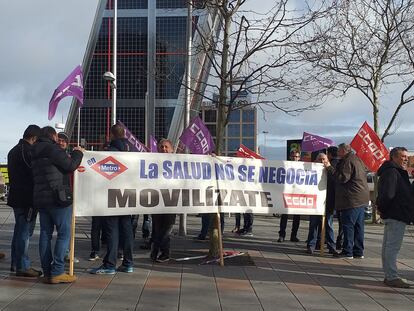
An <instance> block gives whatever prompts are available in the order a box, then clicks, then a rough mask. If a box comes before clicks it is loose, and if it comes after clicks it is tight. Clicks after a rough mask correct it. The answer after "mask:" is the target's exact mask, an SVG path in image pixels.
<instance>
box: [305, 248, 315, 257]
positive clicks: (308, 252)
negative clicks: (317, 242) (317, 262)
mask: <svg viewBox="0 0 414 311" xmlns="http://www.w3.org/2000/svg"><path fill="white" fill-rule="evenodd" d="M313 252H314V251H313V249H312V248H310V247H308V248H306V253H307V254H309V255H313Z"/></svg>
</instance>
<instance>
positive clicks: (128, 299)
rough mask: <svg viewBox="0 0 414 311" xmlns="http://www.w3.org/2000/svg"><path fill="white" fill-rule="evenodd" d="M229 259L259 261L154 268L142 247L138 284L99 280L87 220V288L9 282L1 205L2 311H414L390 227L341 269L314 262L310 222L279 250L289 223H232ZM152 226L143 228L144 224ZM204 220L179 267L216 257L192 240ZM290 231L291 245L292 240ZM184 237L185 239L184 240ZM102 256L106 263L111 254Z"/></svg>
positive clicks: (5, 211)
mask: <svg viewBox="0 0 414 311" xmlns="http://www.w3.org/2000/svg"><path fill="white" fill-rule="evenodd" d="M225 220H226V227H225V234H224V246H225V249H226V250H238V251H244V252H248V254H249V256H250V258H249V260H244V261H243V260H235V261H233V262H231V261H230V259H229V262H228V264H226V266H225V267H219V266H217V265H199V264H198V262H199V261H186V262H170V263H166V264H153V263H152V262H151V261H150V259H149V253H148V252H147V251H144V250H141V249H140V248H139V245H140V244H141V241H140V240H139V239H137V240H136V243H135V252H134V253H135V255H134V260H135V271H134V272H133V273H131V274H127V273H117V274H115V275H108V276H97V275H91V274H89V273H88V272H87V271H86V270H87V269H88V268H90V267H96V266H98V265H99V264H100V260H98V261H96V262H90V261H88V257H89V253H90V240H89V235H90V234H89V232H90V219H89V218H82V217H81V218H77V228H76V242H75V245H76V256H77V257H78V258H79V259H80V263H78V264H75V273H76V275H77V277H78V281H77V282H75V283H73V284H59V285H49V284H43V283H42V282H40V281H39V280H38V279H30V278H23V277H16V276H14V273H10V272H9V268H10V250H9V248H10V240H11V237H12V230H13V224H14V216H13V213H12V210H11V209H10V208H8V207H7V206H6V205H0V250H1V251H5V252H6V253H7V257H6V259H3V260H0V310H58V311H63V310H76V311H82V310H145V311H151V310H182V311H184V310H206V311H207V310H208V311H210V310H228V311H232V310H237V311H242V310H248V311H255V310H410V311H411V310H413V308H414V289H394V288H389V287H386V286H385V285H383V283H382V279H383V274H382V270H381V261H380V257H381V256H380V255H381V241H382V226H381V225H367V226H366V234H365V243H366V253H365V257H366V258H365V259H361V260H358V259H353V260H345V259H335V258H332V256H330V255H326V256H325V257H320V256H318V255H316V256H315V255H314V256H311V255H307V254H306V253H305V249H306V245H305V242H303V241H304V240H305V239H306V235H307V227H308V222H307V221H302V222H301V226H300V231H299V238H300V240H301V242H298V243H292V242H284V243H277V242H276V240H277V231H278V229H279V218H276V217H273V216H267V215H266V216H264V215H256V217H255V220H254V229H253V233H254V236H253V237H244V238H241V237H236V236H234V235H233V234H232V233H230V232H229V231H230V230H231V228H233V225H234V218H227V217H226V219H225ZM141 221H142V219H140V223H141ZM200 223H201V219H200V218H198V217H195V216H189V217H188V236H187V237H185V238H182V237H178V236H174V238H173V241H172V249H173V254H172V255H173V257H186V256H193V255H200V254H206V252H207V249H208V242H199V241H194V240H193V239H192V237H193V236H195V235H197V233H198V230H199V227H200ZM290 225H291V224H290V222H289V224H288V230H289V231H288V235H289V233H290ZM38 228H39V227H38V224H37V227H36V231H35V234H34V236H33V238H32V243H31V246H30V254H31V259H32V260H33V267H35V268H39V267H40V262H39V258H38V245H37V241H38V237H39V235H38ZM175 231H177V230H175ZM413 231H414V229H413V227H412V226H411V227H408V232H407V234H406V237H405V239H404V244H403V247H402V250H401V252H400V256H399V269H400V272H401V274H402V277H405V278H407V279H409V280H412V281H413V280H414V237H413V235H414V234H413ZM100 255H102V256H103V255H104V251H103V250H101V253H100Z"/></svg>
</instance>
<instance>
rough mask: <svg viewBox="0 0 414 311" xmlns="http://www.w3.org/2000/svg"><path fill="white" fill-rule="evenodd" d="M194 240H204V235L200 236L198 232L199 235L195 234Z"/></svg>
mask: <svg viewBox="0 0 414 311" xmlns="http://www.w3.org/2000/svg"><path fill="white" fill-rule="evenodd" d="M194 240H197V241H205V240H206V237H205V236H202V235H201V234H199V235H197V236H195V237H194Z"/></svg>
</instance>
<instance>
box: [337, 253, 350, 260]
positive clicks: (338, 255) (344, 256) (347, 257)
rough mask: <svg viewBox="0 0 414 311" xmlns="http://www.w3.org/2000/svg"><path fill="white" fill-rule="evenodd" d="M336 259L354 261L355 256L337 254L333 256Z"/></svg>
mask: <svg viewBox="0 0 414 311" xmlns="http://www.w3.org/2000/svg"><path fill="white" fill-rule="evenodd" d="M333 255H334V257H335V258H342V259H354V256H352V255H346V254H344V253H336V254H333Z"/></svg>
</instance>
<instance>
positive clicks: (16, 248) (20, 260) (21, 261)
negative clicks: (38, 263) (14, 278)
mask: <svg viewBox="0 0 414 311" xmlns="http://www.w3.org/2000/svg"><path fill="white" fill-rule="evenodd" d="M13 211H14V219H15V224H14V233H13V240H12V244H11V258H12V262H11V265H12V266H13V267H14V266H15V267H16V271H26V270H28V269H29V268H30V265H31V264H30V259H29V240H30V237H31V236H32V235H33V231H34V227H35V225H36V217H35V218H34V219H33V220H31V221H27V220H26V209H25V208H13Z"/></svg>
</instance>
